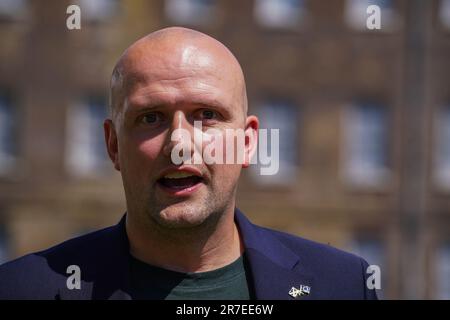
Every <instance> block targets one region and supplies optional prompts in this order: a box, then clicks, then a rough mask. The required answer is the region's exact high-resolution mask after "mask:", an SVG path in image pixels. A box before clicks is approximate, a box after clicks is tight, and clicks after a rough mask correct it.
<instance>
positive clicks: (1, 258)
mask: <svg viewBox="0 0 450 320" xmlns="http://www.w3.org/2000/svg"><path fill="white" fill-rule="evenodd" d="M8 260H9V246H8V237H7V232H6V226H5V224H4V223H3V221H1V220H0V264H2V263H4V262H6V261H8Z"/></svg>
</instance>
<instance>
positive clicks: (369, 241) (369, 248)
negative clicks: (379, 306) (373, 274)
mask: <svg viewBox="0 0 450 320" xmlns="http://www.w3.org/2000/svg"><path fill="white" fill-rule="evenodd" d="M348 250H349V251H350V252H352V253H354V254H356V255H357V256H359V257H361V258H363V259H364V260H366V261H367V263H368V264H369V265H376V266H378V267H379V268H380V272H381V289H377V290H376V291H377V296H378V298H379V299H382V298H383V291H384V290H385V289H384V288H385V283H387V281H386V280H387V270H386V269H385V265H386V263H385V257H384V248H383V244H382V242H381V241H380V240H378V239H376V238H370V237H357V238H356V239H354V240H353V241H351V242H350V243H349V245H348ZM367 275H368V276H369V275H370V274H369V273H367Z"/></svg>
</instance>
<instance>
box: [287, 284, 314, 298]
mask: <svg viewBox="0 0 450 320" xmlns="http://www.w3.org/2000/svg"><path fill="white" fill-rule="evenodd" d="M310 292H311V287H309V286H305V285H300V288H298V289H297V288H296V287H292V288H291V290H289V295H290V296H291V297H292V298H294V299H296V298H298V297H301V296H307V295H309V294H310Z"/></svg>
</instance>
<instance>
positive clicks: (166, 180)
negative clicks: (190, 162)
mask: <svg viewBox="0 0 450 320" xmlns="http://www.w3.org/2000/svg"><path fill="white" fill-rule="evenodd" d="M202 181H203V178H202V177H199V176H197V175H195V174H193V173H189V172H184V171H179V172H172V173H169V174H166V175H165V176H164V177H162V178H160V179H158V181H157V182H158V184H160V185H161V186H163V187H165V188H169V189H172V190H183V189H189V188H192V187H194V186H196V185H197V184H199V183H201V182H202Z"/></svg>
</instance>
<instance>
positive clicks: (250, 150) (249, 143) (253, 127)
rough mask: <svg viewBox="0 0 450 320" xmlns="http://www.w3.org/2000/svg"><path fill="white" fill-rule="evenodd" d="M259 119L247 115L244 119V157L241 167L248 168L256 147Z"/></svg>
mask: <svg viewBox="0 0 450 320" xmlns="http://www.w3.org/2000/svg"><path fill="white" fill-rule="evenodd" d="M258 128H259V120H258V118H257V117H256V116H248V117H247V119H246V120H245V159H244V163H243V164H242V168H248V166H249V165H250V159H251V158H252V157H253V156H254V154H255V153H256V150H257V147H258Z"/></svg>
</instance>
